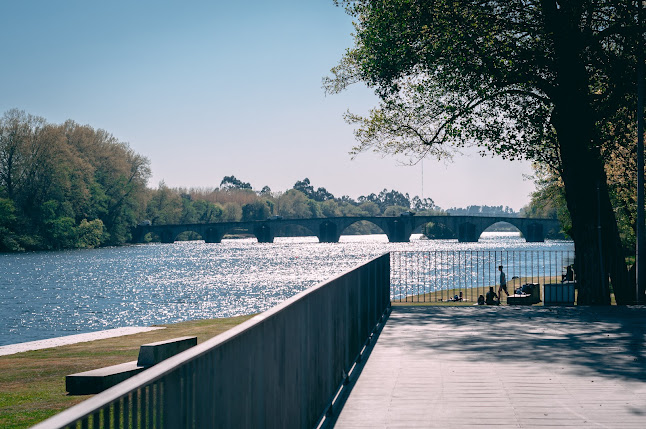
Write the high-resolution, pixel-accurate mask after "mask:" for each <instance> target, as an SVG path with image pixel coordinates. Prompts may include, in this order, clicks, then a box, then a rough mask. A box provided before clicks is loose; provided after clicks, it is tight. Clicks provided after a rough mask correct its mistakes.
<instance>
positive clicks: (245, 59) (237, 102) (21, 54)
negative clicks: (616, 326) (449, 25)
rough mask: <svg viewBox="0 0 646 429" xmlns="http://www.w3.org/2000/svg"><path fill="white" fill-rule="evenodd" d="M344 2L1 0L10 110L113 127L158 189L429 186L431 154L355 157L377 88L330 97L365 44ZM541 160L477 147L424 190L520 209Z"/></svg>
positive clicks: (433, 173) (5, 105)
mask: <svg viewBox="0 0 646 429" xmlns="http://www.w3.org/2000/svg"><path fill="white" fill-rule="evenodd" d="M351 32H352V25H351V18H350V17H349V16H347V15H346V14H345V12H344V11H343V9H340V8H337V7H335V6H334V5H333V3H332V0H316V1H310V0H308V1H304V0H274V1H253V0H251V1H245V2H224V1H186V2H179V1H164V0H155V1H150V0H146V1H121V0H112V1H109V2H95V1H81V0H60V1H51V0H39V1H32V0H23V1H1V2H0V38H1V39H2V40H3V41H4V43H3V49H2V59H3V60H2V67H0V111H1V112H5V111H7V110H9V109H11V108H19V109H22V110H25V111H26V112H28V113H31V114H34V115H38V116H42V117H44V118H46V119H47V120H48V121H50V122H53V123H60V122H63V121H65V120H66V119H73V120H75V121H76V122H78V123H81V124H89V125H91V126H93V127H95V128H103V129H105V130H107V131H108V132H110V133H112V134H114V135H115V136H116V137H117V138H119V139H120V140H122V141H126V142H128V143H130V146H131V147H132V148H133V149H134V150H135V151H137V152H138V153H140V154H142V155H145V156H147V157H148V158H149V159H150V160H151V165H152V170H153V177H152V179H151V182H150V186H152V187H156V186H157V183H159V182H160V181H161V180H164V181H165V182H166V184H167V185H169V186H172V187H174V186H183V187H194V186H195V187H215V186H217V185H219V183H220V180H221V179H222V177H224V176H225V175H232V174H233V175H235V176H236V177H237V178H239V179H241V180H244V181H246V182H250V183H251V184H252V185H253V186H254V188H256V189H261V188H262V187H263V186H265V185H268V186H270V187H271V189H272V190H273V191H284V190H286V189H288V188H291V187H292V186H293V184H294V183H295V182H296V181H297V180H301V179H303V178H305V177H309V179H310V180H311V182H312V184H313V185H314V186H315V187H319V186H323V187H325V188H327V189H328V191H330V192H332V193H333V194H334V195H336V196H341V195H344V194H345V195H350V196H351V197H354V198H356V197H358V196H359V195H367V194H369V193H371V192H375V193H378V192H379V191H380V190H382V189H384V188H388V189H396V190H398V191H400V192H408V193H410V194H411V196H413V195H422V168H421V166H420V165H417V166H414V167H410V166H401V165H400V164H399V163H398V162H397V161H396V160H395V159H393V158H385V159H382V158H381V156H379V155H375V154H372V153H366V154H362V155H360V156H359V157H358V158H356V159H355V160H351V159H350V156H349V155H348V151H349V150H350V149H351V147H352V146H353V145H354V137H353V134H352V127H351V126H350V125H347V124H346V123H345V122H344V121H343V119H342V115H343V113H344V112H345V111H346V110H348V109H349V110H351V111H352V112H354V113H365V112H367V110H368V109H369V108H370V107H371V106H374V105H375V104H376V98H375V96H374V95H373V94H372V92H371V91H370V90H369V89H367V88H365V87H356V88H353V89H351V90H350V91H347V92H345V93H343V94H340V95H334V96H325V94H324V92H323V90H322V89H321V79H322V78H323V76H325V75H327V74H328V72H329V70H330V68H331V67H333V66H334V65H336V63H337V62H338V60H339V59H340V58H341V56H342V55H343V52H344V51H345V49H346V48H348V47H350V46H351V44H352V38H351ZM530 173H531V168H530V166H529V164H528V163H518V162H515V163H512V162H507V161H503V160H500V159H490V158H480V157H479V156H477V155H472V156H465V157H460V158H457V159H456V160H455V162H453V163H450V164H444V163H440V162H437V161H425V162H424V181H423V195H424V197H431V198H433V199H434V200H435V202H436V204H438V205H440V206H441V207H443V208H449V207H452V206H466V205H469V204H488V205H501V204H502V205H508V206H510V207H513V208H514V209H519V208H520V207H522V206H523V205H524V204H526V203H527V202H528V201H529V196H528V194H529V193H530V192H531V191H532V190H533V188H534V186H533V183H532V182H531V181H527V180H524V179H523V177H522V175H523V174H530Z"/></svg>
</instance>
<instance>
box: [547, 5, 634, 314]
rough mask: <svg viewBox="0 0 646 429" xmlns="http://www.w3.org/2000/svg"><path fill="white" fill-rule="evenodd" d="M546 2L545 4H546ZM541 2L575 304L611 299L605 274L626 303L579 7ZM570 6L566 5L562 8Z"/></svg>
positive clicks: (618, 297)
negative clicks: (551, 62) (549, 42)
mask: <svg viewBox="0 0 646 429" xmlns="http://www.w3.org/2000/svg"><path fill="white" fill-rule="evenodd" d="M548 3H549V6H547V5H548ZM554 4H555V3H554V2H547V1H545V2H544V5H546V10H545V27H546V29H547V30H548V32H547V33H548V34H551V35H552V37H553V45H554V52H555V62H556V70H557V75H556V83H557V85H556V91H555V93H554V94H553V97H552V98H553V101H554V105H555V107H554V115H553V119H552V121H553V125H554V127H555V129H556V132H557V136H558V141H559V153H560V156H561V164H562V178H563V184H564V185H565V197H566V201H567V206H568V209H569V211H570V216H571V218H572V230H573V231H572V236H573V239H574V247H575V251H576V258H577V260H576V266H575V270H576V276H577V280H578V285H579V295H578V304H580V305H603V304H609V303H610V287H609V278H612V286H613V290H614V293H615V298H616V300H617V303H619V304H626V303H628V302H629V300H630V298H629V294H628V293H627V292H628V291H629V289H630V286H629V278H628V271H627V268H626V263H625V259H624V255H623V251H622V246H621V239H620V237H619V229H618V227H617V221H616V219H615V215H614V211H613V208H612V205H611V203H610V196H609V192H608V185H607V179H606V174H605V171H604V164H603V161H602V159H601V153H600V149H599V147H598V146H597V145H595V142H594V127H595V124H594V116H593V111H592V108H591V104H590V98H589V85H588V76H587V73H586V69H585V66H584V63H583V61H582V59H581V55H582V48H581V47H582V46H583V44H582V43H580V41H581V38H582V35H581V34H580V30H579V29H578V27H577V23H578V22H580V16H578V12H579V11H578V10H576V8H575V7H572V5H571V4H567V3H566V5H567V6H566V7H559V8H556V7H555V6H554ZM568 6H569V7H571V8H570V9H567V7H568Z"/></svg>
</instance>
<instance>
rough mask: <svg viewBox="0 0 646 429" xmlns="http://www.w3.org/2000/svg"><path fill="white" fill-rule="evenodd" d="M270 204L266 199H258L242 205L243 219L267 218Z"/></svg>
mask: <svg viewBox="0 0 646 429" xmlns="http://www.w3.org/2000/svg"><path fill="white" fill-rule="evenodd" d="M269 214H270V210H269V206H268V205H267V203H266V202H265V201H262V200H256V201H254V202H253V203H249V204H245V205H244V206H242V220H245V221H248V220H265V219H267V218H268V217H269Z"/></svg>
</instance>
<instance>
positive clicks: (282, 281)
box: [0, 233, 573, 345]
mask: <svg viewBox="0 0 646 429" xmlns="http://www.w3.org/2000/svg"><path fill="white" fill-rule="evenodd" d="M572 248H573V245H572V243H571V242H567V241H547V242H545V243H525V241H524V240H523V239H521V238H520V237H519V236H518V234H513V233H512V234H510V233H485V234H484V235H483V237H482V238H481V240H480V242H478V243H458V242H457V241H456V240H421V239H420V236H419V235H413V237H412V238H411V242H410V243H389V242H388V239H387V237H386V236H385V235H370V236H342V237H341V242H339V243H319V242H318V239H317V238H316V237H297V238H277V239H276V242H275V243H272V244H269V243H258V242H257V241H256V240H255V239H239V240H223V241H222V243H219V244H217V243H204V242H203V241H190V242H177V243H174V244H160V243H155V244H143V245H133V246H125V247H114V248H103V249H92V250H70V251H60V252H35V253H24V254H0V307H1V308H2V311H1V312H0V345H7V344H13V343H19V342H25V341H34V340H41V339H47V338H52V337H57V336H62V335H70V334H78V333H85V332H93V331H98V330H103V329H110V328H118V327H124V326H149V325H152V324H160V323H172V322H179V321H184V320H194V319H203V318H214V317H229V316H235V315H242V314H251V313H256V312H261V311H264V310H266V309H268V308H270V307H272V306H274V305H276V304H278V303H280V302H282V301H284V300H285V299H286V298H289V297H291V296H293V295H294V294H296V293H298V292H300V291H302V290H304V289H306V288H308V287H310V286H313V285H315V284H317V283H319V282H321V281H323V280H326V279H329V278H331V277H333V276H335V275H338V274H340V273H342V272H344V271H346V270H348V269H350V268H352V267H353V266H355V265H357V264H359V263H361V262H364V261H367V260H368V259H370V258H372V257H376V256H379V255H381V254H383V253H385V252H389V251H392V250H460V249H473V250H488V249H491V250H503V249H504V250H514V249H541V250H561V249H563V250H571V249H572Z"/></svg>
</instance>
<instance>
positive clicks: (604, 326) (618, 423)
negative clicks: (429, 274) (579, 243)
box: [335, 307, 646, 428]
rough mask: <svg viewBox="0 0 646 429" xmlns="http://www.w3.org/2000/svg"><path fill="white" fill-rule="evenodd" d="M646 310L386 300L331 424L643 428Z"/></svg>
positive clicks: (374, 426) (645, 388) (644, 420)
mask: <svg viewBox="0 0 646 429" xmlns="http://www.w3.org/2000/svg"><path fill="white" fill-rule="evenodd" d="M645 335H646V308H620V307H610V308H582V307H574V308H510V307H501V308H489V307H448V308H447V307H395V308H393V311H392V314H391V316H390V318H389V320H388V322H387V323H386V326H385V327H384V329H383V331H382V332H381V335H380V337H379V339H378V341H377V343H376V345H375V346H374V349H373V350H372V351H371V354H370V357H369V358H368V360H367V362H366V363H365V366H364V367H363V368H362V372H361V375H360V376H359V379H358V381H357V382H356V385H354V387H353V388H352V391H351V393H350V395H349V397H348V399H347V401H346V403H345V405H344V407H343V410H342V412H341V414H340V416H339V418H338V420H337V422H336V426H335V427H337V428H449V427H450V428H462V427H495V428H507V427H509V428H512V427H513V428H530V427H531V428H538V427H552V428H554V427H576V428H582V427H613V428H615V427H621V428H633V427H634V428H644V427H646V346H645V344H644V342H645Z"/></svg>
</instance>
